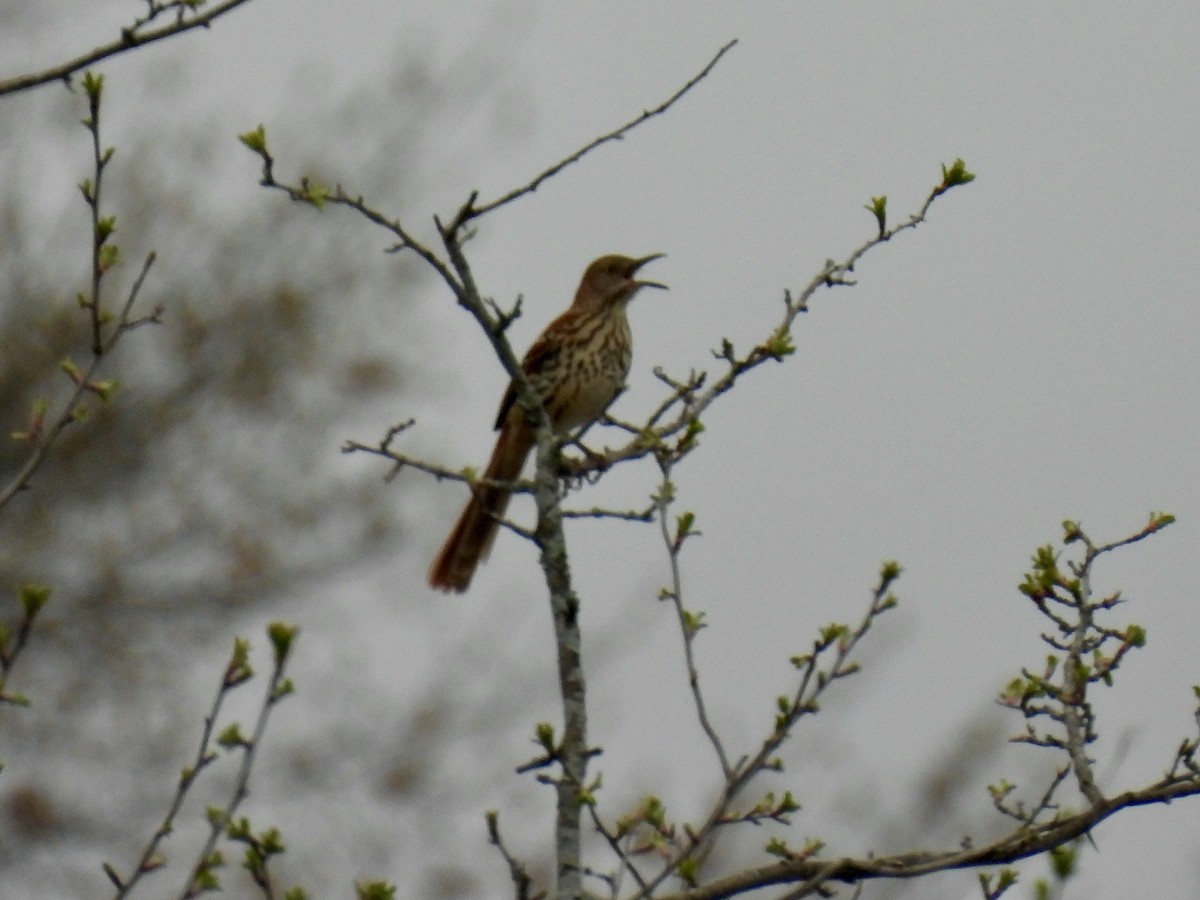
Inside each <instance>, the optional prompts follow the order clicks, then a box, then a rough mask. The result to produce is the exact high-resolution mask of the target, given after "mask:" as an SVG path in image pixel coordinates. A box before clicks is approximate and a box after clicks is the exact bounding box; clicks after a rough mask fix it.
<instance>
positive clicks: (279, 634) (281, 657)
mask: <svg viewBox="0 0 1200 900" xmlns="http://www.w3.org/2000/svg"><path fill="white" fill-rule="evenodd" d="M299 633H300V629H299V628H298V627H296V626H295V625H287V624H285V623H283V622H272V623H271V624H270V625H268V626H267V637H268V638H270V639H271V646H272V648H274V650H275V665H277V666H279V665H282V664H283V663H284V661H286V660H287V658H288V654H289V653H290V652H291V650H292V644H293V643H294V642H295V640H296V635H298V634H299Z"/></svg>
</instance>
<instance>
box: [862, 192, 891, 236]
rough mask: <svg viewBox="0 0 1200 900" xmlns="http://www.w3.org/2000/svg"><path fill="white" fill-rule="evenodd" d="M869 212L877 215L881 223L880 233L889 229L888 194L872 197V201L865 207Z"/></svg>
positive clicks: (877, 219) (877, 220) (876, 217)
mask: <svg viewBox="0 0 1200 900" xmlns="http://www.w3.org/2000/svg"><path fill="white" fill-rule="evenodd" d="M863 208H864V209H865V210H866V211H867V212H869V213H870V214H871V215H873V216H874V217H875V221H876V222H878V223H879V233H880V234H883V233H884V232H885V231H887V195H886V194H884V195H881V196H879V197H872V198H871V202H870V203H868V204H867V205H866V206H865V207H863Z"/></svg>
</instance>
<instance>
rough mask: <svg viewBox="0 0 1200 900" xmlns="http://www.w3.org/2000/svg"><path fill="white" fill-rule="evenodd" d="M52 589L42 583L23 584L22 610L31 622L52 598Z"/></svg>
mask: <svg viewBox="0 0 1200 900" xmlns="http://www.w3.org/2000/svg"><path fill="white" fill-rule="evenodd" d="M50 594H51V589H50V588H48V587H46V586H45V585H42V584H32V583H27V584H23V585H21V612H22V613H24V615H25V618H26V619H28V620H29V621H30V622H32V621H33V620H34V618H35V617H36V616H37V614H38V613H39V612H41V611H42V607H44V606H45V605H46V603H47V602H48V601H49V600H50Z"/></svg>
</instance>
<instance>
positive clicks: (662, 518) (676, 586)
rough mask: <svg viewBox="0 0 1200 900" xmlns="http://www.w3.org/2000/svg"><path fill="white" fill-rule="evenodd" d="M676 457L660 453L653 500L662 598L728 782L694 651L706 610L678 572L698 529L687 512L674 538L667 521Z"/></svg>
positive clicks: (698, 712)
mask: <svg viewBox="0 0 1200 900" xmlns="http://www.w3.org/2000/svg"><path fill="white" fill-rule="evenodd" d="M675 459H676V458H675V457H674V456H672V455H669V454H667V453H659V454H658V467H659V470H660V471H661V472H662V483H661V485H660V486H659V489H658V494H657V495H656V496H655V497H654V503H655V506H656V507H657V508H658V523H659V527H660V529H661V531H662V538H663V543H664V544H665V545H666V548H667V557H668V558H669V559H670V561H671V587H670V589H669V590H664V591H663V593H662V594H661V595H660V598H659V599H662V600H670V601H671V602H672V603H673V604H674V605H675V615H676V617H677V618H678V619H679V631H680V633H681V634H682V635H683V659H684V664H685V665H686V666H687V677H688V685H689V687H691V689H692V699H693V701H694V702H695V706H696V717H697V718H698V719H699V720H700V727H701V729H703V731H704V734H705V736H706V737H707V738H708V742H709V743H710V744H712V747H713V750H714V751H715V752H716V754H717V761H718V762H719V763H720V764H721V775H722V777H724V779H725V781H726V782H727V783H728V782H729V781H732V780H733V778H734V776H735V772H734V768H733V766H732V765H730V763H729V756H728V754H727V753H726V752H725V746H724V744H722V743H721V738H720V736H719V735H718V734H717V731H716V729H715V728H714V727H713V724H712V722H711V721H709V718H708V709H707V707H706V706H705V704H704V694H703V693H702V692H701V690H700V672H699V670H698V669H697V668H696V659H695V654H694V653H693V651H692V644H693V643H695V640H696V635H697V634H699V633H700V629H701V628H703V627H704V622H703V619H702V617H703V613H693V612H690V611H689V610H687V609H685V608H684V605H683V577H682V575H681V574H680V571H679V551H680V550H681V549H683V542H684V540H685V539H686V538H688V537H690V536H691V535H693V534H696V532H694V531H691V525H692V519H691V514H690V513H684V514H683V515H682V516H680V517H679V528H678V530H677V532H676V534H675V536H674V537H672V535H671V526H670V523H669V522H668V521H667V515H668V513H669V511H670V508H671V504H672V503H673V502H674V500H675V485H674V484H673V483H672V482H671V468H672V467H673V465H674V462H675Z"/></svg>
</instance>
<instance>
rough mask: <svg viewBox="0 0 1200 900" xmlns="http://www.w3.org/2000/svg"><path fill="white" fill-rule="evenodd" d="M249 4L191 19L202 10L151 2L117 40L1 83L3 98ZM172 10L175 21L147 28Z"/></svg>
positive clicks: (231, 3)
mask: <svg viewBox="0 0 1200 900" xmlns="http://www.w3.org/2000/svg"><path fill="white" fill-rule="evenodd" d="M246 2H248V0H224V2H223V3H218V4H217V5H216V6H214V7H212V8H211V9H209V10H208V11H207V12H196V13H195V15H192V16H190V17H189V16H188V15H187V14H188V13H189V12H194V11H195V10H196V9H197V8H198V7H197V6H195V5H193V4H188V3H180V2H178V0H176V2H168V3H161V2H151V3H150V12H149V13H148V14H147V15H145V16H143V17H142V18H140V19H138V20H137V21H136V22H135V23H134V24H133V25H131V26H128V27H126V28H123V29H121V36H120V37H119V38H117V39H116V40H114V41H112V42H111V43H108V44H104V45H102V46H100V47H97V48H95V49H94V50H91V51H89V52H87V53H84V54H82V55H80V56H77V57H75V58H74V59H71V60H68V61H67V62H64V63H60V64H59V65H57V66H51V67H50V68H49V69H45V70H43V71H41V72H34V73H32V74H29V75H17V76H15V77H13V78H7V79H4V80H2V81H0V96H4V95H5V94H15V93H17V92H19V91H26V90H29V89H30V88H35V87H38V86H40V85H43V84H49V83H50V82H52V81H65V80H69V79H70V77H71V76H72V75H73V74H75V73H76V72H80V71H82V70H83V69H86V68H88V66H92V65H95V64H96V63H98V62H100V61H101V60H103V59H107V58H108V57H110V56H116V55H117V54H119V53H125V52H126V51H128V50H134V49H136V48H138V47H144V46H145V45H147V44H153V43H154V42H156V41H161V40H164V39H165V38H169V37H174V36H175V35H177V34H183V33H184V32H185V31H191V30H192V29H193V28H207V27H208V26H209V25H210V24H212V22H213V21H214V20H215V19H217V18H219V17H220V16H223V15H225V13H227V12H231V11H232V10H233V9H235V8H236V7H238V6H241V5H242V4H243V3H246ZM172 9H174V10H175V11H176V13H177V16H176V18H175V21H174V22H171V23H170V24H167V25H162V26H160V27H158V28H151V29H147V28H146V27H145V26H146V25H148V24H150V22H151V21H153V20H154V19H157V18H158V17H159V16H160V15H161V14H163V13H166V12H168V11H170V10H172Z"/></svg>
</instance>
